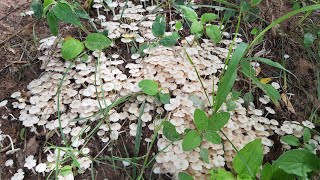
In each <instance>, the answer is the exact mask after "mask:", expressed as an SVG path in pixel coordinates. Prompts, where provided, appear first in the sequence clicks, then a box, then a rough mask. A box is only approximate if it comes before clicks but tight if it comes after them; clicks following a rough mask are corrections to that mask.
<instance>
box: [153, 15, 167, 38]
mask: <svg viewBox="0 0 320 180" xmlns="http://www.w3.org/2000/svg"><path fill="white" fill-rule="evenodd" d="M151 30H152V34H153V35H154V36H155V37H160V36H163V35H164V32H165V31H166V20H165V18H164V17H163V16H160V15H159V16H157V17H156V19H155V21H154V22H153V24H152V29H151Z"/></svg>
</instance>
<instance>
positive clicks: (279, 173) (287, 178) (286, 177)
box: [261, 163, 296, 180]
mask: <svg viewBox="0 0 320 180" xmlns="http://www.w3.org/2000/svg"><path fill="white" fill-rule="evenodd" d="M295 178H296V176H295V175H293V174H288V173H286V172H285V171H284V170H282V169H280V168H279V167H278V166H276V165H275V163H273V164H272V180H278V179H279V180H280V179H281V180H293V179H295ZM261 180H262V179H261Z"/></svg>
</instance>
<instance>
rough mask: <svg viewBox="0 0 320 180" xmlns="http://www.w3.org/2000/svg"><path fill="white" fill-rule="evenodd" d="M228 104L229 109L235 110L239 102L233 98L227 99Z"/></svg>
mask: <svg viewBox="0 0 320 180" xmlns="http://www.w3.org/2000/svg"><path fill="white" fill-rule="evenodd" d="M226 105H227V111H233V110H235V109H236V107H237V104H236V103H235V102H234V101H232V100H227V102H226Z"/></svg>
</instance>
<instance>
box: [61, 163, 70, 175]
mask: <svg viewBox="0 0 320 180" xmlns="http://www.w3.org/2000/svg"><path fill="white" fill-rule="evenodd" d="M70 173H72V166H70V165H66V166H64V167H63V168H61V170H60V175H61V176H66V175H68V174H70Z"/></svg>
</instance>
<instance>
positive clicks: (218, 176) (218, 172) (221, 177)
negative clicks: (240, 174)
mask: <svg viewBox="0 0 320 180" xmlns="http://www.w3.org/2000/svg"><path fill="white" fill-rule="evenodd" d="M209 173H210V174H211V176H210V180H235V178H234V177H233V175H232V173H231V172H228V171H226V170H225V169H222V168H219V169H212V170H210V171H209Z"/></svg>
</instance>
